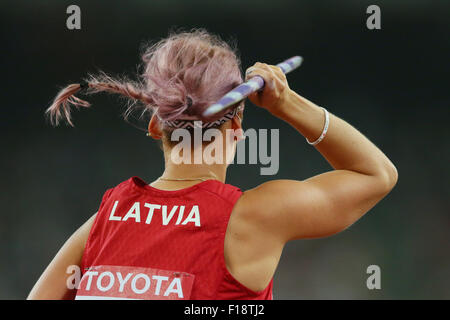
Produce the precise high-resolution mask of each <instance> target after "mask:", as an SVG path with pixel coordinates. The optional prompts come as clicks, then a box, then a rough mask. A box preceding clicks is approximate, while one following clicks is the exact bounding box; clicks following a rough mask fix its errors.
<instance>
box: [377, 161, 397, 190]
mask: <svg viewBox="0 0 450 320" xmlns="http://www.w3.org/2000/svg"><path fill="white" fill-rule="evenodd" d="M380 177H381V179H380V180H381V181H382V186H383V191H384V193H385V194H388V193H389V192H391V190H392V189H394V187H395V185H396V184H397V181H398V171H397V168H396V167H395V166H394V164H393V163H389V164H388V165H386V167H385V168H384V170H382V173H381V174H380Z"/></svg>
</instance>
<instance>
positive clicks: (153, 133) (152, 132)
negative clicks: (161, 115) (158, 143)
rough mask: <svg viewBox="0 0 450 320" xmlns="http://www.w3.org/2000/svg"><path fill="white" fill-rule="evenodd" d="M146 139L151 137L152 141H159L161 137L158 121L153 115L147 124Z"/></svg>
mask: <svg viewBox="0 0 450 320" xmlns="http://www.w3.org/2000/svg"><path fill="white" fill-rule="evenodd" d="M147 136H148V137H152V138H153V139H156V140H159V139H161V137H162V131H161V128H160V126H159V120H158V117H157V116H156V115H155V114H153V115H152V118H151V119H150V122H149V123H148V132H147Z"/></svg>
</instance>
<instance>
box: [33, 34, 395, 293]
mask: <svg viewBox="0 0 450 320" xmlns="http://www.w3.org/2000/svg"><path fill="white" fill-rule="evenodd" d="M143 61H144V67H145V68H144V71H143V74H142V81H139V82H130V81H124V80H117V79H113V78H111V77H108V76H106V75H104V74H103V75H101V76H98V77H93V76H91V77H90V78H89V79H88V80H86V83H85V84H84V85H80V84H72V85H69V86H68V87H66V88H65V89H63V90H62V91H61V92H60V93H59V94H58V96H57V97H56V98H55V101H54V103H53V105H52V106H50V108H49V109H48V112H49V114H50V116H51V117H52V119H53V120H54V121H55V123H56V124H57V123H58V122H59V121H60V120H62V119H65V120H67V121H68V122H69V124H72V122H71V119H70V105H75V106H77V107H79V106H83V107H87V106H89V104H88V103H87V102H86V101H84V100H81V99H79V98H77V97H75V96H74V94H75V93H77V92H78V91H80V90H83V92H84V93H88V94H89V93H94V92H101V91H107V92H112V93H117V94H121V95H124V96H126V97H128V98H131V99H132V100H134V101H138V102H142V104H143V105H144V106H145V108H147V110H149V111H151V112H153V115H152V118H151V120H150V122H149V125H148V135H150V136H151V137H153V138H154V139H160V140H161V141H162V149H163V152H164V157H165V170H164V172H163V173H162V175H161V177H160V178H158V179H156V180H155V181H153V182H152V183H151V184H147V183H146V182H144V181H143V180H142V179H141V178H139V177H132V178H130V179H128V180H126V181H124V182H122V183H120V184H119V185H118V186H116V187H114V188H111V189H109V190H107V191H106V192H105V194H104V196H103V199H102V202H101V205H100V208H99V209H98V212H97V213H96V214H94V215H93V216H92V217H91V218H90V219H89V220H88V221H87V222H85V223H84V224H83V225H82V226H81V227H80V228H79V229H78V230H77V231H76V232H75V233H74V234H73V235H72V236H71V237H70V238H69V239H68V240H67V242H66V243H65V244H64V245H63V247H62V248H61V249H60V251H59V252H58V253H57V255H56V256H55V258H54V259H53V261H52V262H51V263H50V265H49V266H48V267H47V269H46V270H45V271H44V273H43V274H42V276H41V277H40V278H39V280H38V281H37V283H36V284H35V286H34V287H33V289H32V290H31V292H30V294H29V296H28V298H29V299H74V298H76V299H117V298H119V299H272V298H273V294H272V287H273V281H272V279H273V275H274V273H275V270H276V268H277V264H278V262H279V260H280V256H281V252H282V251H283V247H284V246H285V245H286V243H287V242H288V241H293V240H297V239H308V238H320V237H327V236H330V235H333V234H336V233H338V232H340V231H343V230H344V229H346V228H348V227H349V226H350V225H352V224H353V223H355V222H356V221H357V220H358V219H359V218H360V217H361V216H362V215H363V214H365V213H366V212H368V211H369V210H370V209H371V208H372V207H373V206H374V205H375V204H376V203H378V202H379V201H380V200H381V199H382V198H383V197H384V196H386V195H387V194H388V193H389V192H390V191H391V189H392V188H393V187H394V185H395V184H396V182H397V170H396V168H395V166H394V165H393V164H392V162H391V161H390V160H389V159H388V158H387V157H386V155H384V154H383V152H382V151H380V149H378V148H377V147H376V146H375V145H374V144H373V143H371V142H370V141H369V140H368V139H367V138H366V137H365V136H364V135H362V134H361V133H360V132H358V130H356V129H355V128H353V127H352V126H351V125H350V124H348V123H347V122H345V121H344V120H342V119H340V118H338V117H337V116H335V115H333V114H330V113H328V111H326V110H325V109H324V108H321V107H318V106H317V105H315V104H314V103H312V102H311V101H309V100H307V99H305V98H304V97H302V96H300V95H299V94H297V93H296V92H294V91H293V90H292V89H290V88H289V85H288V83H287V81H286V77H285V75H284V74H283V72H282V71H281V69H280V68H278V67H276V66H272V65H268V64H264V63H259V62H258V63H256V64H254V65H253V66H252V67H251V68H249V69H247V72H246V79H250V78H251V77H253V76H256V75H258V76H261V77H262V78H263V79H264V80H265V83H266V85H265V87H264V89H263V90H262V91H260V92H257V93H254V94H252V95H251V96H249V99H250V101H251V102H252V103H253V104H255V105H256V106H259V107H261V108H264V109H266V110H267V111H268V112H269V113H270V114H272V115H273V116H275V117H277V118H279V119H281V120H283V121H286V122H287V123H289V124H290V125H291V126H292V127H294V128H295V129H296V130H297V131H298V132H299V133H300V134H301V135H302V136H303V137H304V138H306V140H307V142H309V143H310V144H313V145H314V147H315V148H316V149H317V150H318V151H319V152H320V153H321V154H322V156H323V157H324V158H325V159H326V160H327V161H328V162H329V163H330V165H331V166H332V167H333V169H334V170H332V171H329V172H325V173H322V174H319V175H317V176H314V177H311V178H309V179H306V180H304V181H297V180H271V181H267V182H264V183H262V184H261V185H259V186H257V187H255V188H253V189H250V190H246V191H241V190H240V189H239V188H237V187H234V186H231V185H229V184H226V183H225V180H226V172H227V166H228V163H229V160H230V158H232V157H228V155H229V153H228V154H227V156H226V159H227V161H222V162H220V161H219V163H211V162H207V161H204V160H205V159H201V160H202V161H197V162H194V163H192V164H190V163H184V162H182V163H179V162H175V161H173V157H172V156H173V154H172V152H173V149H174V148H175V147H176V146H177V144H176V142H174V141H173V140H174V139H173V137H172V133H173V132H175V130H176V129H179V128H183V129H185V130H187V132H192V131H193V130H194V129H193V127H194V126H193V121H195V120H202V128H203V129H202V130H203V132H206V129H207V128H215V129H218V130H220V131H219V132H220V133H222V135H220V136H219V137H220V138H217V137H216V139H219V140H220V139H222V141H221V142H223V144H222V145H231V155H234V153H233V152H234V150H235V149H236V141H237V140H239V139H240V138H241V137H240V136H239V134H237V135H234V136H231V138H230V135H227V134H226V132H227V130H234V131H236V132H242V131H239V130H240V129H241V128H242V119H243V103H239V104H238V105H234V106H232V107H231V108H228V109H227V110H225V111H223V112H222V113H220V114H218V115H216V116H215V117H214V118H212V119H205V118H204V117H202V114H203V112H204V110H205V109H206V108H207V107H208V106H210V105H211V104H213V103H214V102H216V101H217V100H219V99H220V98H221V97H222V96H223V95H224V94H225V93H226V92H228V91H229V90H231V89H233V88H234V87H236V86H237V85H239V84H241V83H242V82H243V79H242V76H241V71H240V62H239V60H238V58H237V57H236V54H235V52H234V51H233V49H232V48H231V47H230V46H229V45H227V44H226V43H225V42H223V41H222V40H220V39H219V38H218V37H216V36H214V35H211V34H209V33H208V32H206V31H205V30H194V31H192V32H181V33H177V34H172V35H170V36H169V37H168V38H166V39H163V40H161V41H160V42H158V43H157V44H155V45H153V46H151V47H149V48H148V49H147V51H146V52H145V54H144V55H143ZM131 108H133V107H131ZM325 124H327V127H328V128H327V130H326V126H325ZM319 137H320V138H319ZM303 142H304V140H303V139H300V136H299V143H303ZM210 143H211V142H209V141H203V142H202V146H203V147H205V146H208V145H209V144H210ZM191 147H192V151H194V148H195V145H194V146H191ZM197 147H198V146H197ZM224 151H225V152H229V150H226V148H224ZM183 152H186V151H185V150H184V151H183ZM189 157H192V154H191V155H190V156H189ZM189 157H188V159H191V158H189ZM76 266H79V267H80V275H79V278H80V279H81V281H76V280H77V278H76V277H74V278H71V279H72V280H73V279H75V282H73V283H74V284H75V288H73V286H71V285H70V283H72V282H71V281H68V277H69V274H68V272H69V271H70V270H74V268H75V269H76ZM73 275H74V276H75V275H76V272H75V271H74V273H73ZM70 276H71V277H72V273H70ZM77 289H78V290H77Z"/></svg>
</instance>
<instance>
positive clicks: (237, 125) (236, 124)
mask: <svg viewBox="0 0 450 320" xmlns="http://www.w3.org/2000/svg"><path fill="white" fill-rule="evenodd" d="M241 119H242V113H241V112H239V113H238V114H237V115H236V116H234V118H233V119H231V129H233V132H234V135H235V136H236V137H237V138H238V141H241V140H243V139H245V135H244V130H242V120H241Z"/></svg>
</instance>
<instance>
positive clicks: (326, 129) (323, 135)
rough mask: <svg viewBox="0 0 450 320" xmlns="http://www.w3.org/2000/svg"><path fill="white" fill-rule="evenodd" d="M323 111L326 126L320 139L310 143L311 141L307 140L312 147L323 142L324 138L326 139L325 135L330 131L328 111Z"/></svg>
mask: <svg viewBox="0 0 450 320" xmlns="http://www.w3.org/2000/svg"><path fill="white" fill-rule="evenodd" d="M321 109H322V110H323V112H324V113H325V125H324V126H323V130H322V134H321V135H320V137H319V138H318V139H317V140H316V141H314V142H309V140H308V139H307V138H305V139H306V142H308V143H309V144H310V145H312V146H315V145H316V144H318V143H319V142H320V141H322V140H323V138H325V135H326V134H327V131H328V126H329V124H330V115H329V114H328V111H327V109H325V108H321Z"/></svg>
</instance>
